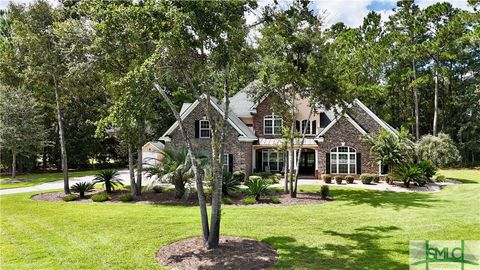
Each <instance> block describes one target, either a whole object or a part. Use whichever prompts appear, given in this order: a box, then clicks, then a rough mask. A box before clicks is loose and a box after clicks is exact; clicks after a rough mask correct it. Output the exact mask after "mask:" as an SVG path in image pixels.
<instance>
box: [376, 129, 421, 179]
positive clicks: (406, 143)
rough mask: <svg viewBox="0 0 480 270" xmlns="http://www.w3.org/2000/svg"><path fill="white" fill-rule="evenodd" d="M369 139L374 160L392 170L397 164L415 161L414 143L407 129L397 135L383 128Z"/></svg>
mask: <svg viewBox="0 0 480 270" xmlns="http://www.w3.org/2000/svg"><path fill="white" fill-rule="evenodd" d="M367 141H368V142H369V143H370V145H371V147H370V154H371V155H372V157H373V158H374V160H375V161H377V162H381V164H382V165H386V166H388V169H389V171H390V172H391V171H392V169H393V168H394V167H395V166H397V165H401V164H405V163H408V162H413V159H414V155H413V154H414V153H413V149H414V148H413V143H412V142H410V140H409V139H408V132H407V131H406V130H402V131H401V132H400V134H398V135H396V134H392V133H391V132H388V131H386V130H384V129H382V130H380V132H379V133H378V134H377V135H375V136H373V137H368V138H367Z"/></svg>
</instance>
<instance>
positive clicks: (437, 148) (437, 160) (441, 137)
mask: <svg viewBox="0 0 480 270" xmlns="http://www.w3.org/2000/svg"><path fill="white" fill-rule="evenodd" d="M417 154H418V156H419V157H420V158H421V159H426V160H429V161H431V162H432V163H433V164H434V165H436V166H440V167H446V166H452V165H455V164H457V163H458V162H459V161H460V160H461V156H460V153H459V151H458V148H457V147H456V146H455V143H454V142H453V140H452V139H451V138H450V136H449V135H448V134H445V133H439V134H438V136H436V137H435V136H432V135H425V136H423V137H422V138H421V139H420V142H419V143H418V146H417Z"/></svg>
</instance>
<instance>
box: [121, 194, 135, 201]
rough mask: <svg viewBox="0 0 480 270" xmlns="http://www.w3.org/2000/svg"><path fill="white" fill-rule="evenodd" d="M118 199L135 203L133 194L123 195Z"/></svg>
mask: <svg viewBox="0 0 480 270" xmlns="http://www.w3.org/2000/svg"><path fill="white" fill-rule="evenodd" d="M118 199H119V200H120V201H122V202H131V201H133V196H132V194H123V195H120V197H118Z"/></svg>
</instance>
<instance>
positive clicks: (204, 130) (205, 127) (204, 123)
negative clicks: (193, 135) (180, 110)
mask: <svg viewBox="0 0 480 270" xmlns="http://www.w3.org/2000/svg"><path fill="white" fill-rule="evenodd" d="M199 133H200V138H210V123H209V122H208V120H200V132H199Z"/></svg>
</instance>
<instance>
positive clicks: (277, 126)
mask: <svg viewBox="0 0 480 270" xmlns="http://www.w3.org/2000/svg"><path fill="white" fill-rule="evenodd" d="M282 122H283V120H282V118H281V117H279V116H276V115H274V114H272V115H267V116H265V117H264V118H263V134H267V135H275V134H281V133H282Z"/></svg>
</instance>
